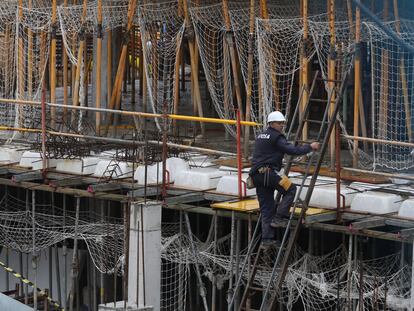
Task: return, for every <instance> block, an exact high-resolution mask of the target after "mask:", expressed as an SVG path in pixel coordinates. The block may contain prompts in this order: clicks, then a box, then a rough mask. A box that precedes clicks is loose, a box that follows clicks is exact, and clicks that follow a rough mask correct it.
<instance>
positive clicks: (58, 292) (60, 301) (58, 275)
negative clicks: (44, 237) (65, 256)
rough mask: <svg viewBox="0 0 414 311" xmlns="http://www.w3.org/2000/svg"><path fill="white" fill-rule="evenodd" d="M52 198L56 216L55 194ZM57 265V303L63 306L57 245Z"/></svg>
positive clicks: (53, 212) (51, 292) (55, 248)
mask: <svg viewBox="0 0 414 311" xmlns="http://www.w3.org/2000/svg"><path fill="white" fill-rule="evenodd" d="M51 196H52V214H53V215H55V193H54V192H51ZM54 250H55V265H56V288H57V301H58V302H59V304H60V305H62V287H61V280H60V263H59V248H58V245H57V244H55V246H54ZM50 294H51V295H53V291H52V288H50Z"/></svg>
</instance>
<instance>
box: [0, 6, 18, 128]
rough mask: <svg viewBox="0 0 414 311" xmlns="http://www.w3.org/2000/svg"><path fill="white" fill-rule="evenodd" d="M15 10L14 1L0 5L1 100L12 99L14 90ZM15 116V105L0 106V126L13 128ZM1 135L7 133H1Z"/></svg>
mask: <svg viewBox="0 0 414 311" xmlns="http://www.w3.org/2000/svg"><path fill="white" fill-rule="evenodd" d="M16 10H17V6H16V1H10V0H9V1H2V2H1V3H0V96H1V97H2V98H12V97H13V95H14V90H15V88H14V83H15V78H16V70H15V62H14V60H15V35H16ZM15 115H16V113H15V105H13V104H5V103H1V104H0V125H2V126H13V125H14V121H15ZM2 135H7V133H3V132H2Z"/></svg>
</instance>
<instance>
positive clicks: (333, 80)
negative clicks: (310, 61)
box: [318, 78, 342, 83]
mask: <svg viewBox="0 0 414 311" xmlns="http://www.w3.org/2000/svg"><path fill="white" fill-rule="evenodd" d="M318 80H319V81H326V82H335V83H340V82H342V80H336V79H324V78H320V79H318Z"/></svg>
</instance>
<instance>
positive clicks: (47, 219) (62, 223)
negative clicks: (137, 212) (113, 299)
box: [0, 195, 124, 273]
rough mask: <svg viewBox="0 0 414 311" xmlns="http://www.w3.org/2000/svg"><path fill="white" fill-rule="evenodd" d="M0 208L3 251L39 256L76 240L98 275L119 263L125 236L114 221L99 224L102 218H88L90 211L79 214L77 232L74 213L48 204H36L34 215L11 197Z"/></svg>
mask: <svg viewBox="0 0 414 311" xmlns="http://www.w3.org/2000/svg"><path fill="white" fill-rule="evenodd" d="M29 204H30V205H29ZM0 208H1V213H0V244H1V245H4V246H5V247H8V248H11V249H15V250H18V251H21V252H26V253H31V252H34V251H35V252H39V251H42V250H44V249H46V248H48V247H50V246H52V245H55V244H56V243H59V242H62V241H64V240H65V239H74V238H75V237H77V238H79V239H82V240H83V241H85V243H86V245H87V247H88V250H89V253H90V255H91V258H92V260H93V262H94V264H95V266H96V268H97V269H98V270H99V271H101V272H103V273H113V271H114V269H115V266H116V265H117V264H118V263H119V260H120V258H121V255H122V253H123V241H124V232H123V225H122V223H120V222H119V220H117V219H115V218H108V217H106V218H105V219H103V220H101V216H99V215H95V214H91V213H90V211H89V210H84V211H81V212H80V216H79V226H78V231H77V232H76V230H75V227H76V226H75V221H76V218H75V213H74V212H73V211H69V210H67V211H64V210H63V209H61V208H59V207H57V206H52V205H50V204H36V208H35V213H34V214H33V212H32V206H31V202H30V203H28V201H23V200H20V199H18V198H16V197H13V196H11V195H7V196H5V197H3V199H2V200H1V201H0ZM52 211H53V212H52ZM33 223H34V224H35V226H34V228H35V232H34V235H35V241H33ZM108 250H110V251H108Z"/></svg>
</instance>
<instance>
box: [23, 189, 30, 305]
mask: <svg viewBox="0 0 414 311" xmlns="http://www.w3.org/2000/svg"><path fill="white" fill-rule="evenodd" d="M25 192H26V218H29V216H30V204H29V203H30V202H29V189H26V191H25ZM28 227H29V226H28V223H27V222H26V230H27V231H28ZM25 275H27V276H28V275H29V252H27V254H26V270H25ZM24 293H25V295H24V304H25V305H28V304H29V285H28V284H25V286H24Z"/></svg>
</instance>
